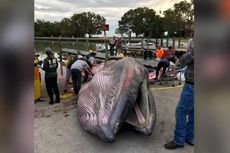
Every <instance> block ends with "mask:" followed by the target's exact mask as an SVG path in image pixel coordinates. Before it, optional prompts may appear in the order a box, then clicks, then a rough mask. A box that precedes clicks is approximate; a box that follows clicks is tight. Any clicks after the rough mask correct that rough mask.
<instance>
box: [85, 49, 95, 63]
mask: <svg viewBox="0 0 230 153" xmlns="http://www.w3.org/2000/svg"><path fill="white" fill-rule="evenodd" d="M92 52H93V51H92V50H90V51H89V52H88V53H87V54H86V56H85V58H86V61H88V60H89V58H90V57H91V55H92Z"/></svg>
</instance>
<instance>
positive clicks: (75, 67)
mask: <svg viewBox="0 0 230 153" xmlns="http://www.w3.org/2000/svg"><path fill="white" fill-rule="evenodd" d="M83 71H85V72H87V73H88V74H91V75H92V76H93V73H92V71H91V69H90V67H89V65H88V64H87V63H86V61H85V60H84V58H83V57H82V56H81V55H78V59H77V60H76V61H75V62H74V63H73V64H72V66H71V73H72V80H73V88H74V93H75V94H76V95H77V96H78V93H79V91H80V89H81V80H82V72H83Z"/></svg>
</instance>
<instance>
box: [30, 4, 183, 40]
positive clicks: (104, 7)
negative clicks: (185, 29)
mask: <svg viewBox="0 0 230 153" xmlns="http://www.w3.org/2000/svg"><path fill="white" fill-rule="evenodd" d="M180 1H182V0H35V8H34V9H35V17H34V18H35V20H37V19H44V20H45V21H51V22H53V21H61V19H62V18H64V17H71V16H72V15H73V14H74V13H81V12H88V11H90V12H94V13H96V14H100V15H102V16H103V17H104V18H105V19H106V23H108V24H109V25H110V31H109V32H108V36H112V35H114V33H115V29H116V28H117V27H118V20H120V18H121V17H122V15H123V14H124V13H125V12H127V11H128V10H129V9H135V8H137V7H149V8H151V9H154V10H155V11H156V12H157V13H159V11H160V10H161V11H164V10H166V9H168V8H171V7H173V5H174V3H178V2H180Z"/></svg>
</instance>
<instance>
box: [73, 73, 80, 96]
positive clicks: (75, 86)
mask: <svg viewBox="0 0 230 153" xmlns="http://www.w3.org/2000/svg"><path fill="white" fill-rule="evenodd" d="M71 73H72V80H73V89H74V93H75V94H76V95H78V93H79V91H80V89H81V78H82V72H81V71H80V70H78V69H72V70H71Z"/></svg>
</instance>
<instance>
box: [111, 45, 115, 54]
mask: <svg viewBox="0 0 230 153" xmlns="http://www.w3.org/2000/svg"><path fill="white" fill-rule="evenodd" d="M114 47H115V45H112V44H110V55H111V56H113V55H114Z"/></svg>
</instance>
